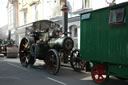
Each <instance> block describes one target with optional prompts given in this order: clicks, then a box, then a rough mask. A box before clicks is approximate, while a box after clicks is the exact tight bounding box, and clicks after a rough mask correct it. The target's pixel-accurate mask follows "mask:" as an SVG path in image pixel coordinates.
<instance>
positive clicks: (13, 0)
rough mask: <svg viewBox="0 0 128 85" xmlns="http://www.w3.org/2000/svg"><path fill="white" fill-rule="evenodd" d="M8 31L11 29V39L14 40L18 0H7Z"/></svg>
mask: <svg viewBox="0 0 128 85" xmlns="http://www.w3.org/2000/svg"><path fill="white" fill-rule="evenodd" d="M7 12H8V31H11V39H13V40H16V28H17V27H18V0H8V3H7Z"/></svg>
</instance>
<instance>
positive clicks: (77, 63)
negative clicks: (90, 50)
mask: <svg viewBox="0 0 128 85" xmlns="http://www.w3.org/2000/svg"><path fill="white" fill-rule="evenodd" d="M70 63H71V66H72V68H73V69H74V70H75V71H78V72H80V71H81V70H82V61H81V59H80V51H79V50H74V51H73V52H72V54H71V57H70Z"/></svg>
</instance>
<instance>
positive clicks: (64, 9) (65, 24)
mask: <svg viewBox="0 0 128 85" xmlns="http://www.w3.org/2000/svg"><path fill="white" fill-rule="evenodd" d="M61 11H62V12H63V31H64V35H65V36H67V33H68V6H67V4H66V1H65V4H64V5H63V7H62V9H61Z"/></svg>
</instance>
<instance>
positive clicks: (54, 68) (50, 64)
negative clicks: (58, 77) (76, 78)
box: [46, 49, 60, 75]
mask: <svg viewBox="0 0 128 85" xmlns="http://www.w3.org/2000/svg"><path fill="white" fill-rule="evenodd" d="M46 66H47V70H48V72H49V73H51V74H53V75H55V74H57V73H58V72H59V69H60V58H59V55H58V52H57V51H56V50H54V49H51V50H49V51H48V56H47V57H46Z"/></svg>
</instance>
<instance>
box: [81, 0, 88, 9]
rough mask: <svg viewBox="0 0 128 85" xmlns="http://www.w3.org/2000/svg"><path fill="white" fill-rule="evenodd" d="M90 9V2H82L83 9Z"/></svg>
mask: <svg viewBox="0 0 128 85" xmlns="http://www.w3.org/2000/svg"><path fill="white" fill-rule="evenodd" d="M84 8H89V0H82V9H84Z"/></svg>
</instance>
